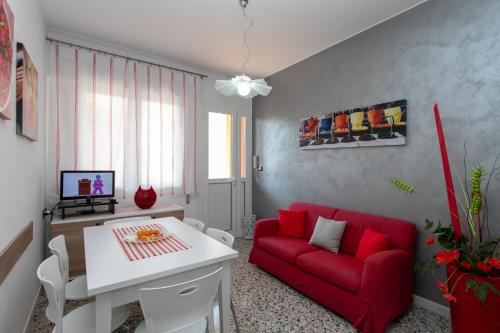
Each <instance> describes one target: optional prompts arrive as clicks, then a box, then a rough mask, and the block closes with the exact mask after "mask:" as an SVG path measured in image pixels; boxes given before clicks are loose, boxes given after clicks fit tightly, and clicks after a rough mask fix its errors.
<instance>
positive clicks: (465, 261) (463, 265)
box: [460, 260, 472, 270]
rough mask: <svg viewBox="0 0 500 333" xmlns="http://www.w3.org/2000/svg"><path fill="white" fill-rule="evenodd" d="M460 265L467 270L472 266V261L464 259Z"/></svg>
mask: <svg viewBox="0 0 500 333" xmlns="http://www.w3.org/2000/svg"><path fill="white" fill-rule="evenodd" d="M460 266H462V268H463V269H465V270H470V269H471V268H472V265H471V263H470V262H468V261H467V260H462V261H461V262H460Z"/></svg>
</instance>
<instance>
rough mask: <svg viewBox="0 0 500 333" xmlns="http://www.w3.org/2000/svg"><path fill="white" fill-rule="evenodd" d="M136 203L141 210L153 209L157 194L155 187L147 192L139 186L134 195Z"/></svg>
mask: <svg viewBox="0 0 500 333" xmlns="http://www.w3.org/2000/svg"><path fill="white" fill-rule="evenodd" d="M134 202H135V204H136V205H137V207H139V208H141V209H149V208H151V207H153V205H154V204H155V202H156V192H155V190H153V186H151V187H150V188H149V189H146V190H144V189H142V187H141V186H139V187H138V188H137V191H136V192H135V195H134Z"/></svg>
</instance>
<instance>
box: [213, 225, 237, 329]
mask: <svg viewBox="0 0 500 333" xmlns="http://www.w3.org/2000/svg"><path fill="white" fill-rule="evenodd" d="M207 236H210V237H212V238H213V239H215V240H216V241H218V242H220V243H222V244H224V245H226V246H229V247H230V248H233V244H234V236H233V235H231V234H230V233H229V232H226V231H223V230H219V229H214V228H207ZM229 305H230V306H231V311H232V313H233V318H234V323H235V325H236V332H238V333H239V331H240V328H239V326H238V321H237V320H236V312H235V310H234V305H233V299H232V298H231V299H230V303H229ZM208 326H209V331H210V332H211V331H213V330H214V316H213V312H212V313H211V314H210V316H209V317H208Z"/></svg>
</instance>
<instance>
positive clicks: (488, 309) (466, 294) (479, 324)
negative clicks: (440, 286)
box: [448, 268, 500, 333]
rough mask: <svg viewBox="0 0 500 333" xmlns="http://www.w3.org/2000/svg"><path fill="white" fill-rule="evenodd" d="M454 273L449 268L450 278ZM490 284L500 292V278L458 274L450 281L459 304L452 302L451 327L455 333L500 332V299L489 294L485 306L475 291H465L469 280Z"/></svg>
mask: <svg viewBox="0 0 500 333" xmlns="http://www.w3.org/2000/svg"><path fill="white" fill-rule="evenodd" d="M452 272H453V271H452V270H451V269H450V268H448V276H451V273H452ZM470 278H472V279H474V280H476V281H481V282H484V281H486V282H489V283H490V284H491V285H493V286H494V287H495V288H496V289H497V290H500V278H492V277H489V278H488V277H482V276H477V275H475V274H466V273H463V272H457V273H455V274H453V276H451V278H450V280H449V281H448V286H449V288H453V286H455V284H456V286H455V287H454V288H453V292H452V294H453V296H455V297H456V299H457V302H456V303H455V302H450V311H451V326H452V329H453V333H471V332H477V333H497V332H500V297H498V296H496V295H494V294H493V293H492V292H488V297H487V299H486V302H485V303H484V304H483V303H481V301H480V300H479V299H477V297H476V296H475V295H474V291H473V290H468V291H465V288H466V286H465V284H466V282H467V280H468V279H470Z"/></svg>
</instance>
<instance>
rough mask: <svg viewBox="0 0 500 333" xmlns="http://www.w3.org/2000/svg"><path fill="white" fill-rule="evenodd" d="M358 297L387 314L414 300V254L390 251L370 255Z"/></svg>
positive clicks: (397, 250) (403, 251) (364, 269)
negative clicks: (379, 307) (382, 307)
mask: <svg viewBox="0 0 500 333" xmlns="http://www.w3.org/2000/svg"><path fill="white" fill-rule="evenodd" d="M360 296H361V297H363V298H364V299H367V300H369V301H370V302H372V303H375V304H379V305H384V306H385V307H386V308H387V310H389V309H399V308H402V307H405V306H408V305H410V304H411V302H412V300H413V254H412V253H411V252H410V251H405V250H400V249H393V250H388V251H382V252H379V253H376V254H374V255H371V256H370V257H368V258H367V259H366V261H365V266H364V268H363V275H362V278H361V289H360Z"/></svg>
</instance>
